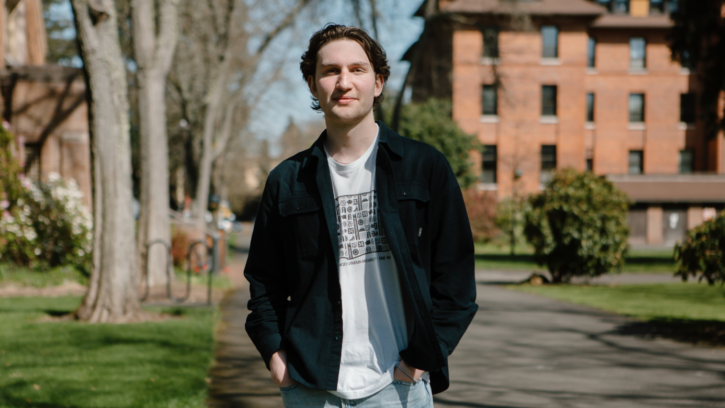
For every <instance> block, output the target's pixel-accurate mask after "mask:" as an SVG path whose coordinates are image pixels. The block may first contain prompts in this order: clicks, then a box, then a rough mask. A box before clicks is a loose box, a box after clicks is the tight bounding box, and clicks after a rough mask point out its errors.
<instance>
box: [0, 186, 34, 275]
mask: <svg viewBox="0 0 725 408" xmlns="http://www.w3.org/2000/svg"><path fill="white" fill-rule="evenodd" d="M16 203H17V204H18V205H15V206H13V207H12V208H9V207H10V202H9V201H8V200H2V202H0V207H2V209H3V212H2V217H1V218H0V244H2V249H1V250H0V260H3V261H12V262H15V263H18V264H21V265H28V264H30V263H32V262H33V261H34V260H35V258H36V257H37V255H38V254H39V253H40V250H39V249H38V234H36V233H35V228H34V226H33V223H32V221H31V219H30V215H31V212H30V207H29V206H28V205H27V204H25V203H24V202H23V200H22V199H19V200H18V201H17V202H16Z"/></svg>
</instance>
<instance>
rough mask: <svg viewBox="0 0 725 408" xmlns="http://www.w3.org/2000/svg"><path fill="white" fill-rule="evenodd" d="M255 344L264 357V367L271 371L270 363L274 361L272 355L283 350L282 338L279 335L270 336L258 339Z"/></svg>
mask: <svg viewBox="0 0 725 408" xmlns="http://www.w3.org/2000/svg"><path fill="white" fill-rule="evenodd" d="M255 343H256V344H255V346H257V350H259V354H261V355H262V359H263V360H264V365H265V366H267V370H269V361H270V360H271V359H272V355H273V354H274V353H276V352H277V350H279V349H281V348H282V336H281V335H280V334H279V333H272V334H268V335H266V336H264V337H262V338H261V339H258V340H257V341H256V342H255Z"/></svg>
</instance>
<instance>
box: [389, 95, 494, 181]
mask: <svg viewBox="0 0 725 408" xmlns="http://www.w3.org/2000/svg"><path fill="white" fill-rule="evenodd" d="M451 109H452V105H451V103H450V102H449V101H444V100H440V99H429V100H428V101H427V102H425V103H420V104H417V103H411V104H408V105H405V106H404V107H403V111H402V114H401V117H400V128H399V129H398V133H400V134H401V135H403V136H405V137H409V138H411V139H413V140H418V141H421V142H424V143H428V144H429V145H431V146H433V147H435V148H436V149H438V151H440V152H441V153H443V155H445V156H446V159H448V163H450V165H451V168H452V169H453V174H455V175H456V179H458V184H459V185H460V186H461V188H463V189H466V188H468V187H470V186H472V185H473V184H474V183H475V182H476V176H475V175H474V174H473V171H472V166H473V163H472V161H471V156H470V154H471V151H473V150H475V149H479V148H480V143H479V142H478V139H476V137H475V136H473V135H469V134H466V133H465V132H464V131H463V130H461V128H459V127H458V124H457V123H456V122H455V121H453V117H452V114H451Z"/></svg>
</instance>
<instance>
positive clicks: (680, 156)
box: [677, 149, 695, 174]
mask: <svg viewBox="0 0 725 408" xmlns="http://www.w3.org/2000/svg"><path fill="white" fill-rule="evenodd" d="M683 153H689V155H690V158H689V162H690V165H689V168H688V169H686V171H682V169H683V167H682V165H683V160H682V159H683ZM677 170H678V172H679V174H692V173H694V172H695V151H694V150H692V149H683V150H680V151H679V154H678V160H677Z"/></svg>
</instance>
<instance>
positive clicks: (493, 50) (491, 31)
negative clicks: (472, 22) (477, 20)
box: [481, 26, 501, 59]
mask: <svg viewBox="0 0 725 408" xmlns="http://www.w3.org/2000/svg"><path fill="white" fill-rule="evenodd" d="M487 34H488V35H487ZM498 34H499V29H498V27H497V26H483V27H481V39H482V40H483V49H482V50H481V58H490V59H497V58H499V57H500V52H501V50H500V48H499V36H498ZM487 37H488V38H495V40H494V41H492V42H493V46H491V45H486V44H488V43H489V41H487ZM489 54H490V55H489Z"/></svg>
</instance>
